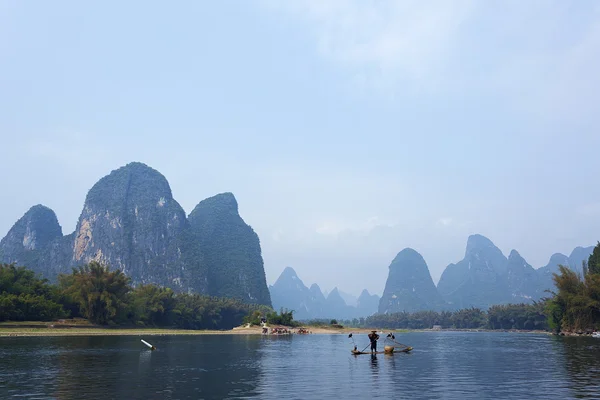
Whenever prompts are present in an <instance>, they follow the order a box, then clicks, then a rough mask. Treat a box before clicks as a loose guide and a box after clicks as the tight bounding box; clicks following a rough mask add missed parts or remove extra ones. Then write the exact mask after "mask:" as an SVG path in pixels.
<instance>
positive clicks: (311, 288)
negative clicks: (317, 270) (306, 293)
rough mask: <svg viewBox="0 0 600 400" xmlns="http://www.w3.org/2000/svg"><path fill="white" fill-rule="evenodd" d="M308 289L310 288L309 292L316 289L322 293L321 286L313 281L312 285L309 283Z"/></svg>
mask: <svg viewBox="0 0 600 400" xmlns="http://www.w3.org/2000/svg"><path fill="white" fill-rule="evenodd" d="M310 290H311V292H312V291H316V290H318V291H319V293H321V294H323V291H321V287H320V286H319V285H317V284H316V283H313V284H312V285H310Z"/></svg>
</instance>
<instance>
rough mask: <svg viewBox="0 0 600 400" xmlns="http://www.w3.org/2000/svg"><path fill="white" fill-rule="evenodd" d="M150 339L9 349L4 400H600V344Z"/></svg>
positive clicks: (1, 363) (415, 336)
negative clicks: (402, 350)
mask: <svg viewBox="0 0 600 400" xmlns="http://www.w3.org/2000/svg"><path fill="white" fill-rule="evenodd" d="M354 336H355V340H356V344H357V346H358V347H359V349H360V348H362V347H364V346H366V345H367V338H366V335H364V334H363V335H354ZM144 339H145V340H147V341H149V342H150V343H152V344H154V345H155V346H156V347H157V350H156V351H150V350H148V349H147V348H145V347H144V345H143V344H142V343H141V342H140V337H136V336H108V337H94V336H90V337H33V338H12V337H5V338H0V398H2V399H5V398H27V399H47V398H53V399H225V398H252V397H256V398H266V399H346V398H356V399H368V398H387V399H404V398H406V399H416V398H422V399H498V398H502V399H569V398H596V399H599V398H600V339H593V338H562V337H554V336H547V335H536V334H515V333H512V334H511V333H465V332H424V333H417V332H415V333H402V334H397V335H396V340H397V341H399V342H401V343H406V344H409V345H412V346H413V347H414V350H413V352H412V353H411V354H395V355H392V356H389V355H383V354H381V355H377V356H371V355H360V356H353V355H351V354H350V349H351V348H352V341H351V339H349V338H348V337H347V336H346V335H306V336H303V335H295V336H291V337H290V336H288V337H285V336H280V337H261V336H238V335H202V336H150V337H144ZM382 344H383V343H382ZM380 346H381V345H380Z"/></svg>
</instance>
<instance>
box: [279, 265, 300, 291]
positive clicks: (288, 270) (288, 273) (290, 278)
mask: <svg viewBox="0 0 600 400" xmlns="http://www.w3.org/2000/svg"><path fill="white" fill-rule="evenodd" d="M289 282H296V283H298V284H300V285H302V286H304V283H303V282H302V280H301V279H300V278H299V277H298V274H296V271H295V270H294V268H292V267H285V268H284V269H283V271H282V272H281V275H279V278H277V280H276V281H275V284H274V285H273V286H280V285H282V284H284V283H289Z"/></svg>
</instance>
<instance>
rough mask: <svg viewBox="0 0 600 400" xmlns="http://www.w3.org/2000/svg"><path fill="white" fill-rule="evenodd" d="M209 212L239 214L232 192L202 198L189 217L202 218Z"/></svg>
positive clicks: (214, 213)
mask: <svg viewBox="0 0 600 400" xmlns="http://www.w3.org/2000/svg"><path fill="white" fill-rule="evenodd" d="M209 214H213V215H219V216H221V215H227V214H229V215H232V216H239V210H238V203H237V200H236V199H235V196H234V195H233V193H230V192H225V193H219V194H217V195H215V196H212V197H209V198H207V199H204V200H202V201H201V202H200V203H198V205H197V206H196V207H194V209H193V210H192V212H191V213H190V216H189V217H190V218H191V219H195V218H202V217H206V216H207V215H209Z"/></svg>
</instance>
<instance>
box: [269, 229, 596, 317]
mask: <svg viewBox="0 0 600 400" xmlns="http://www.w3.org/2000/svg"><path fill="white" fill-rule="evenodd" d="M593 248H594V247H593V246H589V247H576V248H575V249H574V250H573V251H572V252H571V254H570V255H569V256H566V255H564V254H560V253H556V254H553V255H552V256H551V257H550V260H549V262H548V264H547V265H546V266H544V267H541V268H539V269H537V270H536V269H534V268H533V267H532V266H531V265H530V264H528V263H527V261H525V259H523V257H522V256H521V255H520V254H519V253H518V252H517V251H516V250H512V251H511V252H510V254H509V255H508V257H506V256H505V255H504V254H503V253H502V251H501V250H500V249H499V248H498V247H496V246H495V245H494V243H492V241H491V240H489V239H488V238H486V237H484V236H482V235H471V236H469V238H468V240H467V246H466V250H465V256H464V258H463V259H462V260H460V261H459V262H457V263H453V264H450V265H448V266H447V267H446V269H445V270H444V272H443V274H442V276H441V278H440V281H439V282H438V285H437V287H436V285H435V284H434V282H433V279H432V278H431V274H430V272H429V268H428V267H427V263H426V262H425V260H424V259H423V257H422V256H421V254H419V253H418V252H416V251H415V250H413V249H410V248H406V249H404V250H402V251H401V252H399V253H398V254H397V255H396V257H395V258H394V259H393V260H392V262H391V264H390V265H389V267H388V269H389V272H388V278H387V281H386V284H385V289H384V292H383V295H382V296H381V298H379V297H378V296H377V295H371V294H369V292H368V291H366V290H364V291H363V293H361V295H360V297H359V298H358V299H357V300H356V301H355V300H354V299H355V297H354V296H352V295H349V294H345V293H344V294H342V292H340V291H339V290H338V289H337V288H335V289H334V290H333V291H332V292H331V293H329V294H328V295H327V296H325V295H324V294H323V293H322V292H321V290H320V289H319V287H318V286H317V285H316V284H313V285H312V286H311V288H310V289H308V288H307V287H306V286H305V285H304V283H303V282H302V281H301V280H300V278H298V276H297V274H296V272H295V271H294V270H293V269H292V268H290V267H288V268H286V269H285V270H284V271H283V273H282V274H281V276H280V277H279V279H278V280H277V281H276V282H275V284H273V285H272V286H269V290H270V292H271V298H272V301H273V306H274V307H275V308H276V309H279V308H281V307H283V308H287V309H293V310H295V316H296V318H298V319H311V318H343V319H348V318H354V317H367V316H370V315H372V314H374V313H376V312H378V313H394V312H416V311H429V310H431V311H444V310H447V311H451V310H457V309H461V308H470V307H478V308H481V309H487V308H489V307H490V306H493V305H497V304H509V303H532V302H533V301H537V300H540V299H541V298H542V297H546V296H549V294H548V293H547V292H546V290H548V289H550V290H552V289H553V288H554V283H553V281H552V274H553V273H554V272H558V266H559V265H564V266H567V267H569V268H571V269H572V270H574V271H577V272H582V262H583V261H584V260H587V259H588V258H589V256H590V255H591V254H592V251H593Z"/></svg>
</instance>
